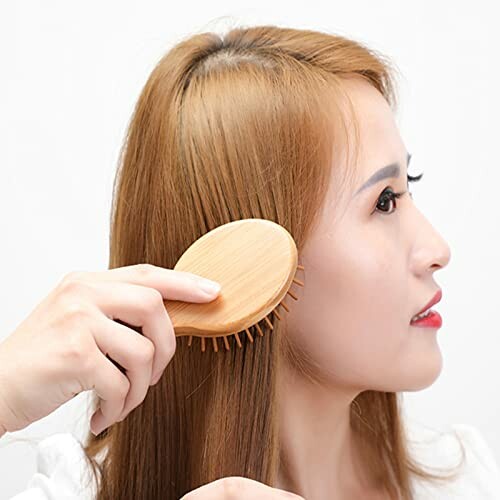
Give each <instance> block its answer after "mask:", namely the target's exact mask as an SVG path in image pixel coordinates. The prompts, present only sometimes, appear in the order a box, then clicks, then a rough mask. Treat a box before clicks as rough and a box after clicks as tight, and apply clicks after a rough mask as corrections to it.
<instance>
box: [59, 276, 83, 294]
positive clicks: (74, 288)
mask: <svg viewBox="0 0 500 500" xmlns="http://www.w3.org/2000/svg"><path fill="white" fill-rule="evenodd" d="M87 289H88V285H87V284H86V283H85V282H84V281H83V279H82V277H81V276H78V277H76V276H75V277H72V278H64V279H63V280H62V281H61V282H60V284H59V286H58V291H59V293H60V294H61V295H63V296H64V295H81V294H82V293H83V292H84V291H86V290H87Z"/></svg>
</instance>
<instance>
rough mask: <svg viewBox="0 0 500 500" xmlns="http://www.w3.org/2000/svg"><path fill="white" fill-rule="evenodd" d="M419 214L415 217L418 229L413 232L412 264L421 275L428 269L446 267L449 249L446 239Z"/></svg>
mask: <svg viewBox="0 0 500 500" xmlns="http://www.w3.org/2000/svg"><path fill="white" fill-rule="evenodd" d="M417 211H418V209H417ZM419 213H420V212H419ZM420 215H421V217H417V218H416V219H415V224H417V225H418V227H419V229H418V230H417V231H414V233H413V235H414V236H413V237H414V238H415V241H414V244H415V247H414V249H415V252H414V256H413V257H414V258H413V265H414V272H415V273H416V274H419V275H422V274H425V273H427V272H429V270H430V271H432V272H434V271H437V270H438V269H441V268H444V267H446V266H447V265H448V263H449V262H450V259H451V250H450V246H449V245H448V243H447V242H446V240H445V239H444V238H443V237H442V236H441V234H440V233H439V232H438V231H437V230H436V229H435V228H434V226H433V225H432V224H431V223H430V222H429V221H428V219H427V218H426V217H425V216H424V215H423V214H421V213H420ZM415 235H416V236H415Z"/></svg>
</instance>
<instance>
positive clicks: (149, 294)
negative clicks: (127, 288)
mask: <svg viewBox="0 0 500 500" xmlns="http://www.w3.org/2000/svg"><path fill="white" fill-rule="evenodd" d="M144 295H145V297H144V301H143V304H144V308H145V310H146V311H147V312H149V313H153V312H156V311H161V309H165V306H164V305H163V296H162V294H161V293H160V292H159V291H158V290H156V289H154V288H148V289H147V291H146V292H145V294H144Z"/></svg>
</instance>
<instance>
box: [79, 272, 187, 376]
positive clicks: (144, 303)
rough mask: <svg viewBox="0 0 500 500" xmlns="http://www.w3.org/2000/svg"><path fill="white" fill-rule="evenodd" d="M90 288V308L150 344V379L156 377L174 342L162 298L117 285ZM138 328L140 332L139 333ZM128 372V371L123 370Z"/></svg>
mask: <svg viewBox="0 0 500 500" xmlns="http://www.w3.org/2000/svg"><path fill="white" fill-rule="evenodd" d="M87 284H89V286H91V287H93V300H94V304H95V305H96V306H97V307H98V308H99V309H100V311H101V312H102V313H103V315H105V316H107V318H109V319H112V320H116V321H115V322H116V323H117V324H119V323H118V321H122V322H124V323H126V326H127V327H130V328H132V329H133V327H138V328H137V330H135V331H137V332H138V333H139V334H141V333H142V335H144V336H145V337H146V338H147V339H149V340H150V341H151V342H152V343H153V347H154V352H153V359H152V360H151V361H152V366H151V370H152V372H151V373H152V377H150V380H152V379H154V377H156V376H158V375H159V374H160V373H161V372H162V371H163V370H164V369H165V367H166V366H167V364H168V363H169V362H170V360H171V359H172V357H173V355H174V354H175V350H176V344H177V342H176V338H175V332H174V327H173V325H172V321H171V320H170V317H169V315H168V312H167V309H166V307H165V304H164V302H163V297H162V296H161V295H160V293H159V292H158V291H157V290H155V289H154V288H147V287H144V286H140V285H133V284H129V283H120V282H111V281H110V282H101V283H98V284H96V283H93V282H87ZM139 328H140V330H139ZM127 368H131V367H127Z"/></svg>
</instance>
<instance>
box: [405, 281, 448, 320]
mask: <svg viewBox="0 0 500 500" xmlns="http://www.w3.org/2000/svg"><path fill="white" fill-rule="evenodd" d="M442 296H443V293H442V291H441V290H438V291H437V292H436V294H435V295H434V297H432V299H431V300H430V301H429V303H428V304H427V305H426V306H424V307H423V308H422V309H421V310H420V311H419V312H418V313H417V314H415V316H417V315H418V314H421V313H423V312H424V311H427V310H428V309H430V308H431V307H432V306H433V305H434V304H437V303H438V302H439V301H440V300H441V298H442ZM415 316H414V317H413V318H412V320H411V322H410V325H412V326H420V327H427V328H441V326H442V324H443V320H442V318H441V315H440V314H439V313H438V312H437V311H433V310H430V311H428V313H427V314H426V315H425V316H423V317H421V318H418V319H414V318H415Z"/></svg>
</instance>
